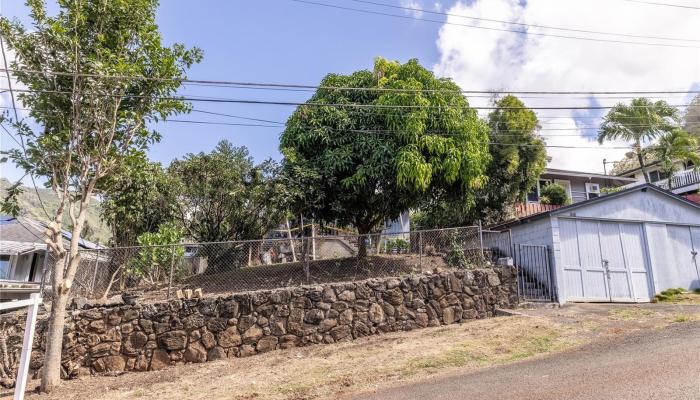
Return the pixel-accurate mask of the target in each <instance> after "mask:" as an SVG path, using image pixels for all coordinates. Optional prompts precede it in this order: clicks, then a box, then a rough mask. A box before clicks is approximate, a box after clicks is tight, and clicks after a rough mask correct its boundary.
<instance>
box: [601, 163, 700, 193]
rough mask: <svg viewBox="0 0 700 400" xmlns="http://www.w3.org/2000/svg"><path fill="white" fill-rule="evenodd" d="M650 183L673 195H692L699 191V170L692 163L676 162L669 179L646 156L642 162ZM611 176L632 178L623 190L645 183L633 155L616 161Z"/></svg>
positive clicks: (659, 166)
mask: <svg viewBox="0 0 700 400" xmlns="http://www.w3.org/2000/svg"><path fill="white" fill-rule="evenodd" d="M644 164H645V168H646V170H647V174H649V181H650V183H652V184H654V185H656V186H658V187H660V188H662V189H666V190H670V191H671V192H673V193H675V194H682V195H684V194H694V193H698V191H699V190H700V170H699V169H698V166H696V165H693V163H692V162H684V161H678V162H676V170H677V171H676V172H675V173H674V174H673V176H672V177H671V178H670V179H669V176H668V174H666V173H665V172H663V171H662V170H661V165H660V163H659V161H658V160H657V159H655V158H654V157H653V155H652V154H647V155H646V156H645V160H644ZM611 172H612V174H613V175H615V176H618V177H624V178H633V179H635V181H636V182H635V183H631V184H628V185H626V186H625V188H628V187H632V186H635V185H641V184H643V183H645V182H646V181H645V179H644V174H643V173H642V169H641V168H640V167H639V161H638V160H637V158H636V156H635V155H634V154H631V153H630V154H628V155H627V156H626V157H625V158H624V159H622V160H620V161H618V162H617V163H616V164H615V167H614V168H613V169H612V171H611Z"/></svg>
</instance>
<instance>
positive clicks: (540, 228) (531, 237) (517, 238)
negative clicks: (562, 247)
mask: <svg viewBox="0 0 700 400" xmlns="http://www.w3.org/2000/svg"><path fill="white" fill-rule="evenodd" d="M511 235H512V238H513V243H519V244H535V245H543V246H551V245H552V225H551V223H550V220H549V217H545V218H542V219H539V220H535V221H533V222H529V223H526V224H522V225H517V226H514V227H512V228H511Z"/></svg>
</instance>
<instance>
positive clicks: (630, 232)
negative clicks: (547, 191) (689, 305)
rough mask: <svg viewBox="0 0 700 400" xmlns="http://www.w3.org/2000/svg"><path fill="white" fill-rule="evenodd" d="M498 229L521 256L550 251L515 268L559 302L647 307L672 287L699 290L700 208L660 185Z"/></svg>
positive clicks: (649, 185)
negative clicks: (636, 304)
mask: <svg viewBox="0 0 700 400" xmlns="http://www.w3.org/2000/svg"><path fill="white" fill-rule="evenodd" d="M497 228H500V229H507V230H509V232H510V237H511V241H512V243H513V248H514V249H516V250H523V249H524V250H526V251H530V250H531V249H535V250H537V249H544V250H546V252H545V253H543V254H544V255H543V256H542V257H521V258H520V259H516V264H518V266H519V267H520V269H521V270H522V273H523V274H524V276H526V277H527V278H528V279H530V282H531V285H533V287H536V288H541V289H542V290H543V291H544V292H546V293H551V294H552V296H551V297H550V298H553V299H556V300H557V301H558V302H560V303H565V302H572V301H574V302H575V301H586V302H588V301H601V302H647V301H650V300H651V299H652V298H653V297H654V295H655V294H657V293H660V292H661V291H663V290H666V289H669V288H677V287H681V288H685V289H696V288H700V258H699V257H698V252H700V204H697V203H694V202H691V201H689V200H687V199H685V198H683V197H680V196H678V195H675V194H673V193H671V192H669V191H666V190H664V189H661V188H659V187H658V186H655V185H651V184H643V185H639V186H635V187H632V188H629V189H626V190H621V191H619V192H616V193H613V194H608V195H605V196H601V197H595V198H591V199H589V200H585V201H582V202H578V203H574V204H572V205H569V206H565V207H561V208H558V209H555V210H551V211H547V212H543V213H539V214H536V215H532V216H529V217H525V218H520V219H517V220H515V221H510V222H507V223H505V224H502V225H500V226H499V227H497ZM523 290H529V289H528V288H525V287H524V288H523Z"/></svg>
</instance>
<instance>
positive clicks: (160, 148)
mask: <svg viewBox="0 0 700 400" xmlns="http://www.w3.org/2000/svg"><path fill="white" fill-rule="evenodd" d="M317 1H320V2H324V3H331V4H336V5H341V6H345V7H353V8H364V9H369V10H375V11H381V12H388V13H391V14H398V15H402V16H404V17H418V18H429V19H434V20H438V21H443V22H445V21H446V22H450V24H440V23H428V22H421V21H417V20H411V19H400V18H391V17H386V16H378V15H368V14H360V13H355V12H351V11H346V10H338V9H331V8H327V7H319V6H313V5H308V4H302V3H298V2H293V1H291V0H262V1H242V0H238V1H214V0H199V1H196V2H193V1H191V0H163V1H162V4H161V5H160V8H159V9H158V17H157V20H158V24H159V25H160V29H161V32H162V35H163V38H164V40H165V42H166V43H167V44H172V43H175V42H179V43H184V44H185V45H187V46H198V47H200V48H201V49H202V50H203V52H204V59H203V61H202V63H200V64H198V65H195V66H194V67H193V68H192V69H191V71H190V72H189V77H190V78H192V79H211V80H217V79H220V80H231V81H242V82H245V81H250V82H273V83H295V84H310V85H313V84H318V82H319V81H320V80H321V79H322V78H323V77H324V76H325V75H326V74H327V73H331V72H334V73H351V72H353V71H356V70H359V69H371V68H372V64H373V60H374V58H375V57H377V56H382V57H386V58H389V59H395V60H399V61H402V62H405V61H406V60H408V59H410V58H417V59H418V60H419V61H420V62H421V63H422V64H423V65H424V66H426V67H427V68H430V69H432V70H433V71H435V73H436V74H438V75H439V76H446V77H451V78H453V79H454V80H455V81H456V82H457V83H458V84H459V85H460V86H461V87H462V88H463V89H470V90H471V89H476V90H494V89H498V90H501V89H509V90H550V91H565V90H574V91H575V90H598V91H600V90H613V91H614V90H618V91H631V90H698V89H699V88H700V50H698V49H687V48H685V49H681V48H670V47H649V46H641V45H629V44H612V43H601V42H596V41H578V40H570V39H561V38H553V37H542V36H536V35H527V36H525V35H522V34H513V33H509V32H501V31H488V30H482V29H472V28H465V27H463V26H459V25H460V24H464V23H465V22H467V23H470V24H478V25H480V26H483V27H486V26H488V27H492V28H501V29H502V28H504V27H507V28H512V26H509V25H503V24H498V23H487V22H474V21H473V20H465V19H462V18H460V17H458V16H455V15H466V16H472V17H481V18H491V19H499V20H507V21H511V22H516V23H525V24H531V25H546V26H559V27H568V28H575V29H584V30H592V31H603V32H622V33H627V34H636V35H656V36H666V37H678V38H691V39H695V40H698V39H700V24H698V23H697V21H698V19H699V18H700V10H684V9H678V8H671V7H663V6H658V5H657V6H654V5H649V4H640V3H634V2H628V1H624V0H587V1H585V2H581V1H576V0H528V1H527V2H524V1H522V0H468V1H461V2H460V1H457V0H449V1H440V0H379V1H381V2H384V3H388V4H393V5H403V6H408V7H413V8H420V9H425V10H442V11H445V12H447V13H450V14H452V16H450V17H445V16H442V15H433V14H427V13H415V12H413V13H412V12H410V11H401V10H395V9H387V8H381V7H377V6H371V5H367V4H358V3H356V2H351V1H349V0H317ZM675 2H676V3H683V4H691V5H697V4H698V2H697V0H675ZM0 12H2V14H3V15H8V16H12V17H17V18H19V19H20V20H21V21H22V22H24V23H25V24H26V25H28V24H29V23H30V21H29V19H28V15H27V10H26V8H25V6H23V4H22V1H21V0H0ZM528 29H529V31H531V32H547V33H558V34H562V32H561V31H554V32H552V31H546V30H543V29H540V28H532V27H530V28H528ZM564 34H567V33H566V32H564ZM568 34H570V33H568ZM576 35H579V36H581V35H583V36H586V35H588V36H591V35H589V34H585V35H584V34H581V33H578V34H576ZM595 37H597V38H602V39H611V38H612V39H619V37H614V36H613V37H611V36H609V35H607V36H605V35H603V36H600V35H598V36H595ZM628 40H629V39H628ZM686 44H687V43H686ZM695 44H697V42H695ZM3 78H4V77H0V86H4V84H5V80H4V79H3ZM183 93H184V94H188V95H205V96H215V97H227V98H246V99H259V100H280V101H304V100H306V99H307V98H308V97H310V96H311V93H310V92H279V91H260V90H250V89H231V88H211V87H201V86H200V87H192V86H189V87H186V88H184V89H183ZM689 98H690V95H687V96H684V95H676V96H674V97H669V98H666V100H668V101H669V102H670V103H671V104H684V103H687V102H688V101H689ZM7 100H8V99H7V96H6V94H0V103H3V105H7ZM523 100H524V101H525V104H526V105H528V106H531V107H537V106H542V105H545V106H553V105H556V106H590V105H613V104H614V103H616V102H618V101H628V100H625V99H622V100H616V99H591V98H585V97H583V98H582V97H579V98H573V97H572V98H565V97H559V98H555V99H551V98H550V99H541V98H540V99H537V98H524V97H523ZM487 101H488V100H487V99H478V98H474V97H470V103H471V104H472V105H485V104H486V102H487ZM194 106H195V108H198V109H202V110H208V111H214V112H224V113H229V114H237V115H243V116H248V117H253V118H262V119H269V120H275V121H281V122H284V121H286V119H287V117H288V116H289V115H290V114H291V112H292V111H293V108H292V107H287V106H261V105H241V104H213V103H195V104H194ZM603 113H604V112H603V111H599V112H575V111H566V110H564V111H538V116H539V117H540V123H541V125H542V126H543V128H544V129H545V130H549V129H551V128H558V129H562V128H565V129H569V130H567V131H563V132H561V133H562V136H549V137H547V138H546V140H547V143H548V144H550V145H564V146H574V147H576V148H571V149H559V148H550V149H549V150H548V154H549V155H550V156H551V157H552V162H551V164H550V166H552V167H555V168H564V169H574V170H583V171H591V172H602V160H603V159H604V158H605V159H607V160H617V159H620V158H622V157H623V156H624V154H625V152H626V151H627V150H625V149H615V148H614V147H615V146H620V145H624V143H609V144H605V145H603V146H598V145H597V143H596V142H595V139H594V138H593V137H591V136H590V135H591V134H595V129H596V128H595V126H597V124H598V123H599V122H600V121H599V118H600V116H601V115H602V114H603ZM180 118H186V119H193V120H210V121H219V122H224V121H226V122H246V121H240V120H235V119H225V118H222V117H213V116H207V115H203V114H197V113H192V114H190V115H188V116H184V117H180ZM595 118H598V119H595ZM591 126H593V128H592V129H591ZM158 130H159V131H160V132H161V133H162V135H163V139H162V141H161V142H160V143H158V144H155V145H154V146H153V147H152V149H151V151H150V157H151V158H152V159H153V160H156V161H160V162H163V163H164V164H167V163H169V162H170V160H172V159H173V158H177V157H182V156H183V155H185V154H186V153H188V152H199V151H209V150H211V149H212V148H213V147H214V146H215V144H216V143H217V142H218V141H219V140H221V139H228V140H230V141H231V142H233V143H234V144H235V145H243V146H246V147H248V148H249V150H250V152H251V155H252V156H253V157H254V158H255V159H256V160H257V161H262V160H263V159H265V158H268V157H272V158H275V159H279V158H280V154H279V151H278V137H279V134H280V131H281V129H277V128H254V127H233V126H215V125H192V124H179V123H175V122H171V123H166V124H160V125H159V126H158ZM557 132H559V131H557ZM542 133H543V134H545V135H546V134H549V135H552V134H553V132H551V131H549V132H545V131H543V132H542ZM0 140H1V141H2V143H0V148H2V149H5V148H7V147H8V146H9V145H10V144H11V142H10V141H9V139H8V137H7V136H6V135H5V134H0ZM8 142H10V143H8ZM582 146H583V147H591V146H592V147H593V148H586V149H583V148H581V147H582ZM596 146H597V147H596ZM0 168H2V171H0V172H1V175H2V176H5V177H8V178H10V179H16V178H18V177H20V176H21V174H20V173H19V171H17V170H16V169H15V168H14V167H11V166H8V165H7V164H5V165H2V166H0Z"/></svg>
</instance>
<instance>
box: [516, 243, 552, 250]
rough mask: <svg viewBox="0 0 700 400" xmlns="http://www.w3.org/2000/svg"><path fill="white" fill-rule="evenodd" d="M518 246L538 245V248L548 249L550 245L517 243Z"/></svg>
mask: <svg viewBox="0 0 700 400" xmlns="http://www.w3.org/2000/svg"><path fill="white" fill-rule="evenodd" d="M516 245H517V246H518V247H537V248H543V249H548V248H549V246H547V245H546V244H525V243H516Z"/></svg>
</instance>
